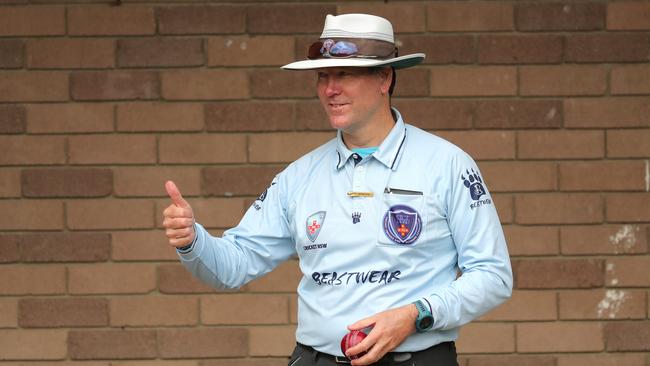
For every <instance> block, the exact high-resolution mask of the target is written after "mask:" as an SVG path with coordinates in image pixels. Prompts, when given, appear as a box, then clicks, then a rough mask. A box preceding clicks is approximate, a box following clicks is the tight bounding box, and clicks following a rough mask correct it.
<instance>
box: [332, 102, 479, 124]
mask: <svg viewBox="0 0 650 366" xmlns="http://www.w3.org/2000/svg"><path fill="white" fill-rule="evenodd" d="M393 105H394V106H395V107H396V108H397V109H398V110H399V111H400V113H401V114H402V118H403V119H404V121H405V122H406V123H409V124H412V125H414V126H417V127H419V128H422V129H426V130H441V129H454V130H456V129H459V130H460V129H469V128H471V127H472V119H473V115H474V110H475V107H476V104H475V103H474V102H472V101H468V100H431V99H397V100H394V101H393ZM319 108H321V107H320V105H319ZM321 109H322V108H321ZM328 126H329V125H328Z"/></svg>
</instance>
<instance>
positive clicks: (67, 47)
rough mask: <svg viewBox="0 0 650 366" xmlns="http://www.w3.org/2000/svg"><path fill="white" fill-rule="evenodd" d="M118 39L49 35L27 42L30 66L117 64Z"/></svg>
mask: <svg viewBox="0 0 650 366" xmlns="http://www.w3.org/2000/svg"><path fill="white" fill-rule="evenodd" d="M114 59H115V42H114V41H113V40H110V39H93V38H74V39H68V38H45V39H30V40H29V41H28V42H27V67H29V68H32V69H89V68H110V67H113V66H114V64H115V63H114V62H113V60H114Z"/></svg>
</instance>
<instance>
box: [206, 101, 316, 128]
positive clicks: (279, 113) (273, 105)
mask: <svg viewBox="0 0 650 366" xmlns="http://www.w3.org/2000/svg"><path fill="white" fill-rule="evenodd" d="M319 107H320V105H319ZM293 114H294V104H293V103H290V102H284V101H272V102H260V101H246V102H221V103H213V104H208V105H206V106H205V124H206V128H207V130H208V131H214V132H234V131H276V132H277V131H288V130H292V129H293V126H294V121H293Z"/></svg>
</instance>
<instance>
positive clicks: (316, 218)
mask: <svg viewBox="0 0 650 366" xmlns="http://www.w3.org/2000/svg"><path fill="white" fill-rule="evenodd" d="M325 215H326V212H325V211H318V212H316V213H313V214H311V215H310V216H309V217H308V218H307V224H306V230H307V237H308V238H309V240H311V242H312V243H313V242H314V241H316V238H318V234H320V229H321V227H322V226H323V223H324V222H325Z"/></svg>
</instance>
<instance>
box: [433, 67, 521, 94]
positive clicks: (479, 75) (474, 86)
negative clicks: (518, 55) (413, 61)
mask: <svg viewBox="0 0 650 366" xmlns="http://www.w3.org/2000/svg"><path fill="white" fill-rule="evenodd" d="M516 93H517V70H516V69H515V68H514V67H510V66H466V67H453V66H445V67H436V68H432V69H431V95H433V96H494V95H515V94H516Z"/></svg>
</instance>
